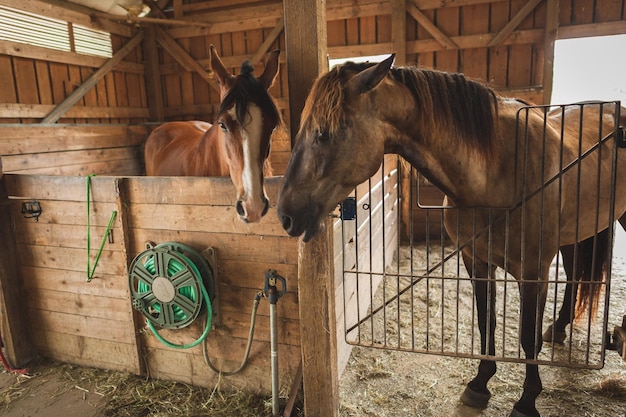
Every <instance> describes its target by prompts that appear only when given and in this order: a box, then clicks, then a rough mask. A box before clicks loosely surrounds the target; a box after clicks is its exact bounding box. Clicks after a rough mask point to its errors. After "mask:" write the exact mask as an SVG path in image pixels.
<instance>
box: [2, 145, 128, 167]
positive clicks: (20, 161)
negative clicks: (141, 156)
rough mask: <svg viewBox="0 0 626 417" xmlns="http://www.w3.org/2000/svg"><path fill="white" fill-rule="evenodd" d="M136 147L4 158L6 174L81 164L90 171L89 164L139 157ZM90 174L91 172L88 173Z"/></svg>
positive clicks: (20, 155) (19, 155) (8, 156)
mask: <svg viewBox="0 0 626 417" xmlns="http://www.w3.org/2000/svg"><path fill="white" fill-rule="evenodd" d="M137 156H138V155H137V149H136V148H135V147H120V148H108V149H106V148H102V149H86V150H76V151H65V152H49V153H38V154H28V155H25V154H18V155H7V156H5V157H3V158H2V159H3V164H4V167H5V171H6V172H16V171H22V172H25V171H33V170H35V169H41V168H51V167H59V166H63V165H77V164H80V165H82V166H84V167H85V169H86V170H88V167H89V164H90V163H92V162H98V161H115V160H128V159H135V158H136V157H137ZM87 173H89V172H87Z"/></svg>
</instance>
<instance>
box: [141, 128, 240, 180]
mask: <svg viewBox="0 0 626 417" xmlns="http://www.w3.org/2000/svg"><path fill="white" fill-rule="evenodd" d="M211 126H212V125H211V124H210V123H206V122H202V121H186V122H168V123H164V124H162V125H161V126H159V127H157V128H156V129H154V130H153V131H152V133H150V135H149V136H148V139H147V141H146V145H145V150H144V157H145V164H146V175H149V176H164V175H168V176H211V175H215V176H223V175H228V164H227V162H226V156H225V155H223V154H224V152H223V151H222V147H220V146H219V144H218V143H217V142H218V140H219V138H218V137H217V134H216V131H215V130H213V129H211ZM207 158H208V159H207Z"/></svg>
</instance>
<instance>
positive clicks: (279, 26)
mask: <svg viewBox="0 0 626 417" xmlns="http://www.w3.org/2000/svg"><path fill="white" fill-rule="evenodd" d="M284 28H285V18H284V17H281V18H280V19H278V21H277V22H276V26H274V29H272V31H271V32H270V34H269V35H267V37H266V38H265V40H264V41H263V43H262V44H261V46H260V47H259V49H258V50H257V51H256V53H255V54H254V55H252V58H250V62H252V65H256V64H257V62H259V61H260V60H261V59H262V58H263V55H265V54H266V53H267V50H268V49H269V48H270V46H271V45H272V44H273V43H274V41H275V40H276V38H278V37H279V36H280V34H281V33H282V32H283V29H284Z"/></svg>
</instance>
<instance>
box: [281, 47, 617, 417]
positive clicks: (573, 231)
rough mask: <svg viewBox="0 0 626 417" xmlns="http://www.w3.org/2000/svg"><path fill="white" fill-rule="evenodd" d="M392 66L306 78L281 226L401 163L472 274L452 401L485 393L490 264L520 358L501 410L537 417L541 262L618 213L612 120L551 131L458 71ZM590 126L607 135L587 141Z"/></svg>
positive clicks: (311, 222)
mask: <svg viewBox="0 0 626 417" xmlns="http://www.w3.org/2000/svg"><path fill="white" fill-rule="evenodd" d="M393 59H394V57H393V55H392V56H390V57H389V58H388V59H386V60H385V61H383V62H381V63H379V64H376V65H374V64H354V63H346V64H344V65H343V66H339V67H335V68H334V69H332V70H331V71H329V72H328V73H326V74H323V75H322V76H320V78H318V79H317V80H316V82H315V83H314V85H313V87H312V89H311V92H310V94H309V96H308V98H307V101H306V103H305V107H304V110H303V112H302V117H301V125H300V129H299V131H298V134H297V137H296V141H295V145H294V147H293V150H292V155H291V159H290V161H289V164H288V166H287V171H286V174H285V179H284V183H283V186H282V188H281V190H280V193H279V198H278V216H279V219H280V221H281V223H282V225H283V228H284V229H285V230H286V231H287V233H289V234H290V235H291V236H300V235H303V240H304V241H308V240H310V239H311V238H312V237H313V236H314V235H315V234H316V233H317V231H318V229H319V224H320V220H321V219H322V218H323V217H324V216H327V215H328V213H329V212H331V211H332V210H334V209H335V207H336V206H337V204H338V203H339V202H340V201H341V200H342V199H343V198H344V197H345V196H346V195H348V193H350V192H351V191H352V190H353V189H354V188H355V187H356V186H357V185H359V184H361V183H362V182H364V181H365V180H367V179H368V178H369V177H370V176H372V175H373V174H374V173H375V172H376V170H377V169H378V168H379V166H380V164H381V162H382V160H383V154H385V153H395V154H399V155H401V156H402V157H403V158H404V159H406V160H407V161H408V162H409V163H411V164H412V165H413V166H414V167H415V168H417V169H418V170H420V171H421V172H422V174H423V175H424V176H425V177H426V178H427V179H429V180H430V181H431V182H432V183H434V184H435V185H437V186H438V187H439V188H440V189H441V190H443V191H444V193H445V194H446V196H447V197H446V199H447V200H448V201H447V202H444V205H451V206H455V207H456V208H457V209H456V210H454V211H452V210H446V215H445V226H446V230H447V232H448V234H449V235H450V236H451V238H452V239H453V240H454V241H456V242H457V245H458V246H457V247H459V248H461V250H462V256H463V259H464V263H465V266H466V269H467V270H468V273H469V274H470V276H473V277H475V278H482V279H473V280H472V282H473V284H474V287H475V297H476V306H477V310H478V322H479V330H480V333H481V354H482V355H485V356H482V357H481V361H480V365H479V367H478V374H477V376H476V377H475V378H474V379H473V380H472V381H471V382H470V383H469V384H468V386H467V387H466V389H465V392H464V393H463V395H462V397H461V400H462V401H463V402H464V403H465V404H467V405H470V406H475V407H483V406H485V405H486V403H487V401H488V399H489V397H490V392H489V390H488V388H487V382H488V381H489V379H490V378H491V377H492V376H493V375H494V374H495V372H496V364H495V361H494V360H493V359H491V358H492V357H493V356H494V355H495V341H494V339H495V338H494V329H495V320H496V318H495V310H496V308H495V293H496V286H495V269H496V268H497V267H501V268H503V269H505V270H506V271H508V273H509V274H511V275H513V276H514V277H516V278H517V279H518V283H519V284H518V285H519V290H520V295H521V302H520V304H521V305H520V314H521V316H520V317H521V336H520V341H521V346H522V349H523V350H524V353H525V358H526V359H525V362H526V379H525V382H524V390H523V394H522V396H521V398H520V400H519V401H517V402H516V404H515V405H514V408H513V411H512V412H511V416H513V417H523V416H531V417H538V416H539V412H538V411H537V409H536V407H535V400H536V398H537V396H538V395H539V394H540V393H541V390H542V386H541V379H540V377H539V370H538V363H537V360H536V358H537V355H538V353H539V351H540V350H541V345H542V340H541V322H542V317H543V310H544V306H545V302H546V293H547V284H546V282H547V279H548V275H549V267H550V264H551V262H552V259H553V258H554V256H555V255H556V253H557V251H558V249H559V247H560V246H565V245H569V244H574V243H576V242H577V241H581V240H584V239H586V238H588V237H590V236H593V235H595V234H597V233H598V232H600V231H602V230H604V229H606V228H607V227H608V226H609V224H612V222H613V220H614V218H616V217H620V216H621V215H622V214H623V213H624V212H625V211H626V183H625V182H624V181H619V182H618V183H617V185H616V191H615V192H614V193H612V190H613V186H612V184H611V181H610V179H611V172H613V168H614V164H613V163H612V162H615V163H616V164H618V165H619V168H620V169H624V168H626V154H625V153H623V152H624V151H618V150H617V149H616V140H615V135H614V133H615V132H616V130H617V129H616V127H615V123H616V122H615V115H613V114H610V112H609V111H606V112H603V111H602V110H601V109H599V106H595V107H594V106H590V107H591V108H589V109H587V110H585V114H584V119H585V124H582V123H580V122H578V120H579V116H581V115H580V114H579V113H577V111H576V109H569V108H568V109H566V110H565V111H564V112H563V114H562V115H561V116H560V117H562V122H563V125H564V129H563V133H561V123H559V122H556V123H555V122H554V121H551V120H550V119H549V118H548V119H546V118H545V117H543V116H545V115H544V114H542V112H540V111H538V110H535V109H529V110H524V107H525V106H524V105H523V103H521V102H520V101H517V100H511V99H506V98H501V97H498V96H497V95H496V94H495V93H494V91H493V90H491V89H489V88H488V87H486V86H484V85H482V84H480V83H477V82H474V81H471V80H469V79H467V78H466V77H464V76H463V75H462V74H448V73H442V72H438V71H429V70H420V69H417V68H394V69H392V68H391V65H392V62H393ZM615 107H617V106H615ZM618 110H619V108H618ZM518 112H519V115H518ZM592 126H595V130H594V129H593V128H592ZM598 130H600V131H601V132H603V136H605V135H606V136H607V138H606V140H604V139H603V140H602V141H599V140H598ZM612 133H613V134H612ZM599 142H601V143H599ZM579 144H580V145H581V146H580V148H581V149H582V152H583V153H584V152H585V151H587V150H588V149H590V148H591V149H595V151H591V152H590V154H589V155H586V156H585V157H584V158H581V161H580V162H579V163H577V164H576V167H575V168H574V169H568V170H565V169H564V167H567V166H568V165H569V163H570V162H571V161H575V160H577V159H578V158H579V157H580V156H581V153H580V149H579ZM594 144H595V148H592V147H593V146H594ZM600 151H601V152H600ZM613 155H615V157H614V158H613ZM613 159H614V161H613ZM562 171H565V172H562ZM561 172H562V173H561ZM560 173H561V174H560ZM578 173H582V175H578ZM552 179H554V180H552ZM618 180H619V178H618ZM578 192H580V195H582V196H585V197H584V198H578ZM572 201H577V203H576V204H571V203H568V202H572ZM613 212H614V213H615V217H613V216H612V214H613Z"/></svg>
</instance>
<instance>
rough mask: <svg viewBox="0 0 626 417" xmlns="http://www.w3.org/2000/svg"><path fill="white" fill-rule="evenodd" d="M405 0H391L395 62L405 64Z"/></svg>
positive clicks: (392, 40)
mask: <svg viewBox="0 0 626 417" xmlns="http://www.w3.org/2000/svg"><path fill="white" fill-rule="evenodd" d="M406 12H407V8H406V0H391V42H392V43H393V52H395V53H396V61H395V64H396V65H398V66H400V65H406Z"/></svg>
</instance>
